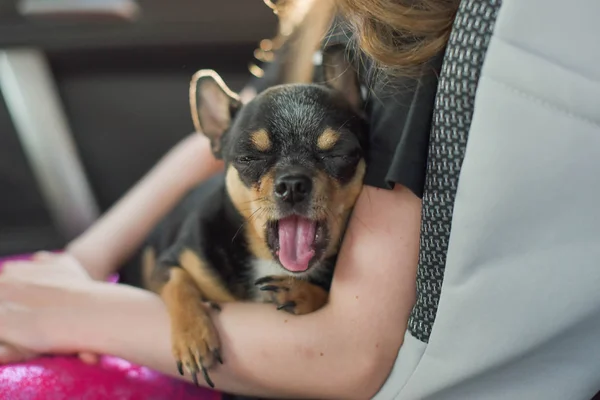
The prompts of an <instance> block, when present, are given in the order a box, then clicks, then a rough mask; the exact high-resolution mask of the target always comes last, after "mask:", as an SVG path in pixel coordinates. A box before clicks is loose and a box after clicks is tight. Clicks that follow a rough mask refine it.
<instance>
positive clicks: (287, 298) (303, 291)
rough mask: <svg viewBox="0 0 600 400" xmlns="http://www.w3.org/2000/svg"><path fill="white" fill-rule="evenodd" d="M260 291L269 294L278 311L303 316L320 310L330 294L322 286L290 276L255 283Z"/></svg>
mask: <svg viewBox="0 0 600 400" xmlns="http://www.w3.org/2000/svg"><path fill="white" fill-rule="evenodd" d="M255 284H256V285H257V286H258V287H259V289H260V290H261V291H263V292H265V293H268V294H269V296H268V300H270V301H271V302H272V303H275V304H276V305H277V309H278V310H283V311H287V312H289V313H291V314H296V315H302V314H308V313H311V312H313V311H316V310H318V309H319V308H321V307H323V305H325V303H327V298H328V297H329V294H328V293H327V291H326V290H325V289H323V288H321V287H320V286H317V285H314V284H312V283H310V282H308V281H305V280H302V279H295V278H291V277H288V276H266V277H264V278H261V279H259V280H257V281H256V282H255Z"/></svg>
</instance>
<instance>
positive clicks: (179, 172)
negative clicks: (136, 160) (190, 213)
mask: <svg viewBox="0 0 600 400" xmlns="http://www.w3.org/2000/svg"><path fill="white" fill-rule="evenodd" d="M222 168H223V167H222V162H221V161H219V160H216V159H215V158H214V157H213V155H212V153H211V151H210V146H209V142H208V140H207V139H206V138H205V137H204V136H203V135H201V134H198V133H195V134H192V135H190V136H189V137H187V138H186V139H184V140H183V141H182V142H180V143H179V144H178V145H177V146H175V147H174V148H173V149H172V150H171V151H170V152H169V153H168V154H167V155H166V156H165V157H164V158H163V159H162V160H161V161H160V162H159V163H158V165H157V166H156V167H154V168H153V169H152V170H151V171H150V172H149V173H148V174H147V175H146V176H145V177H144V178H143V179H142V180H141V181H140V182H139V183H138V184H137V185H136V186H135V187H134V188H133V189H132V190H131V191H130V192H129V193H127V195H126V196H125V197H123V198H122V199H121V200H120V201H119V202H118V203H117V204H116V205H115V206H113V207H112V209H110V210H109V211H108V212H107V213H106V214H105V215H103V216H102V217H101V218H100V219H99V220H98V221H97V222H96V223H95V224H94V225H93V226H92V227H90V228H89V229H88V230H87V231H86V232H84V233H83V234H82V235H81V236H80V237H78V238H77V239H75V240H74V241H73V242H71V243H70V244H69V246H68V251H69V252H70V253H71V254H72V255H73V256H74V257H75V258H77V259H78V260H79V262H80V263H81V264H82V265H83V266H84V267H85V268H86V270H87V271H88V272H89V274H90V275H91V276H92V277H93V278H95V279H105V278H106V277H107V276H109V275H110V274H111V273H113V272H114V271H115V270H116V269H117V268H118V266H119V265H121V264H122V263H123V262H125V261H126V259H127V258H128V257H130V256H131V254H133V252H134V251H135V250H136V248H137V247H138V246H140V244H141V243H142V241H143V240H144V238H145V237H146V236H147V235H148V233H149V232H150V230H151V229H152V227H153V226H154V225H155V224H156V223H157V222H158V221H159V220H160V219H161V218H162V217H163V216H164V215H165V214H166V213H168V211H169V210H170V209H172V208H173V207H174V206H175V205H176V204H177V202H178V201H179V200H180V199H181V198H182V197H183V196H184V195H185V193H186V192H187V191H188V190H190V189H191V188H192V187H193V186H195V185H197V184H198V183H200V182H202V181H204V180H206V179H208V178H209V177H210V176H212V175H213V174H215V173H216V172H217V171H219V170H220V169H222Z"/></svg>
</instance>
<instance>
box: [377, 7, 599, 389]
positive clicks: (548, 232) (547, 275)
mask: <svg viewBox="0 0 600 400" xmlns="http://www.w3.org/2000/svg"><path fill="white" fill-rule="evenodd" d="M502 3H503V4H502V7H501V8H500V12H499V15H498V18H497V20H496V25H495V28H494V34H493V36H492V38H491V41H490V44H489V48H488V51H487V54H486V58H485V62H484V65H483V69H482V71H481V78H480V80H479V84H478V87H477V94H476V98H475V107H474V113H473V117H472V122H471V126H470V131H469V135H468V142H467V144H466V153H465V158H464V161H463V163H462V168H461V170H460V178H459V181H458V187H457V191H456V196H455V202H454V207H453V214H452V221H451V223H452V230H451V233H450V239H449V245H448V250H447V253H446V263H445V273H444V279H443V284H442V288H441V296H440V298H439V304H438V305H437V313H436V315H435V322H434V323H433V327H432V330H431V333H430V335H429V336H428V342H427V343H426V342H425V341H423V340H417V339H416V338H415V337H414V336H413V335H412V334H411V333H410V332H407V333H406V340H405V343H404V345H403V347H402V349H401V350H400V353H399V356H398V359H397V365H396V367H395V368H394V370H393V372H392V374H391V375H390V377H389V379H388V382H387V383H386V384H385V385H384V387H383V388H382V390H381V392H380V393H379V395H378V396H377V398H378V399H393V398H394V399H443V400H446V399H460V400H463V399H499V400H500V399H502V400H504V399H545V400H552V399H556V400H564V399H573V400H579V399H581V400H588V399H590V398H592V396H593V395H594V394H595V393H596V392H597V391H598V390H600V68H599V65H600V42H599V39H600V1H598V0H571V1H569V2H565V1H559V0H504V1H503V2H502Z"/></svg>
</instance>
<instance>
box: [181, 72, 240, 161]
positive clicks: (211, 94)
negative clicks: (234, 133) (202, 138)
mask: <svg viewBox="0 0 600 400" xmlns="http://www.w3.org/2000/svg"><path fill="white" fill-rule="evenodd" d="M241 105H242V103H241V101H240V98H239V96H238V95H237V94H235V93H234V92H232V91H231V90H230V89H229V88H228V87H227V85H226V84H225V82H223V79H221V77H220V76H219V75H218V74H217V73H216V72H215V71H213V70H200V71H198V72H196V73H195V74H194V76H193V77H192V81H191V82H190V106H191V111H192V120H193V121H194V128H196V131H197V132H201V133H203V134H204V135H206V136H207V137H208V138H209V139H210V143H211V148H212V151H213V154H214V155H215V156H216V157H217V158H221V150H222V148H221V139H222V138H223V134H224V133H225V132H227V130H228V129H229V127H230V126H231V121H232V120H233V117H234V116H235V113H236V112H237V110H239V108H240V107H241Z"/></svg>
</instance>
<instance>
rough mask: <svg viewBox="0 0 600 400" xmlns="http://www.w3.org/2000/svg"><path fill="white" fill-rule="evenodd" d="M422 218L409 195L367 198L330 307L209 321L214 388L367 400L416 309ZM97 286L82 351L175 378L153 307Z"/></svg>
mask: <svg viewBox="0 0 600 400" xmlns="http://www.w3.org/2000/svg"><path fill="white" fill-rule="evenodd" d="M420 212H421V209H420V200H419V199H418V198H416V196H414V195H413V194H412V193H411V192H410V191H409V190H408V189H404V188H400V187H398V188H397V189H394V190H393V191H387V190H377V189H373V188H366V189H365V193H363V194H362V195H361V196H360V197H359V200H358V202H357V205H356V207H355V213H354V216H353V217H352V218H351V221H350V224H349V227H348V232H347V234H346V238H345V240H344V244H343V245H342V250H341V252H340V256H339V262H338V265H337V267H336V275H335V277H334V280H333V283H332V288H331V296H330V301H329V304H327V305H326V306H325V307H324V308H323V309H321V310H319V311H317V312H314V313H311V314H308V315H304V316H293V315H289V314H286V313H284V312H281V311H277V310H276V309H275V307H273V306H272V305H269V304H254V303H246V304H244V303H229V304H225V305H223V306H222V311H221V312H220V313H218V312H217V313H216V314H215V315H214V322H215V324H216V327H217V330H218V332H219V334H220V339H221V343H222V346H223V348H222V355H223V360H224V365H222V366H221V365H219V366H218V367H217V368H216V369H214V370H211V372H210V375H211V379H212V380H213V381H214V383H215V385H216V387H217V388H218V389H220V390H224V391H229V392H239V393H243V394H246V395H253V396H263V397H273V396H276V397H278V398H281V397H291V398H299V397H300V398H319V399H326V398H345V399H352V398H359V399H365V398H370V397H372V396H373V395H374V393H375V392H376V391H377V390H378V388H379V387H380V385H381V384H382V383H383V382H384V381H385V379H386V377H387V374H388V373H389V370H390V368H391V366H392V365H393V362H394V359H395V357H396V354H397V351H398V349H399V346H400V344H401V343H402V338H403V337H404V332H405V330H406V323H407V321H408V317H409V314H410V310H411V308H412V304H413V303H414V297H415V287H414V285H415V279H414V276H415V273H416V271H415V269H416V264H417V258H418V244H419V228H420ZM374 262H375V263H376V266H374V265H373V263H374ZM96 285H98V287H101V288H104V289H103V290H106V291H110V292H111V293H108V292H106V293H105V294H103V295H99V294H94V295H93V296H92V298H94V299H98V300H96V301H97V302H98V306H97V307H95V309H93V310H92V309H90V310H89V311H88V312H86V313H85V315H87V316H89V317H87V316H86V317H85V318H86V319H87V320H86V321H85V322H83V321H80V322H79V323H78V326H80V327H81V326H83V327H84V329H86V331H85V332H81V334H79V335H77V336H78V337H80V338H82V339H81V340H82V343H80V344H79V346H80V348H81V350H89V351H94V352H97V353H107V352H108V353H110V354H114V355H117V356H119V357H123V358H126V359H129V360H131V361H133V362H136V363H140V364H144V365H148V366H150V367H152V368H155V369H158V370H160V371H163V372H165V373H169V374H172V375H175V374H176V373H177V372H176V367H175V360H174V358H173V356H172V355H171V351H170V343H171V341H170V340H171V339H170V321H169V318H168V315H167V311H166V308H165V306H164V304H163V303H162V301H161V300H160V299H159V297H158V296H156V295H153V294H151V293H148V292H144V291H141V290H139V291H138V290H135V289H129V288H127V287H119V286H120V285H109V284H100V283H97V284H96ZM128 293H129V294H128ZM115 310H117V311H115ZM70 337H72V335H71V336H70ZM188 379H189V376H188ZM201 383H202V382H201Z"/></svg>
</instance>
